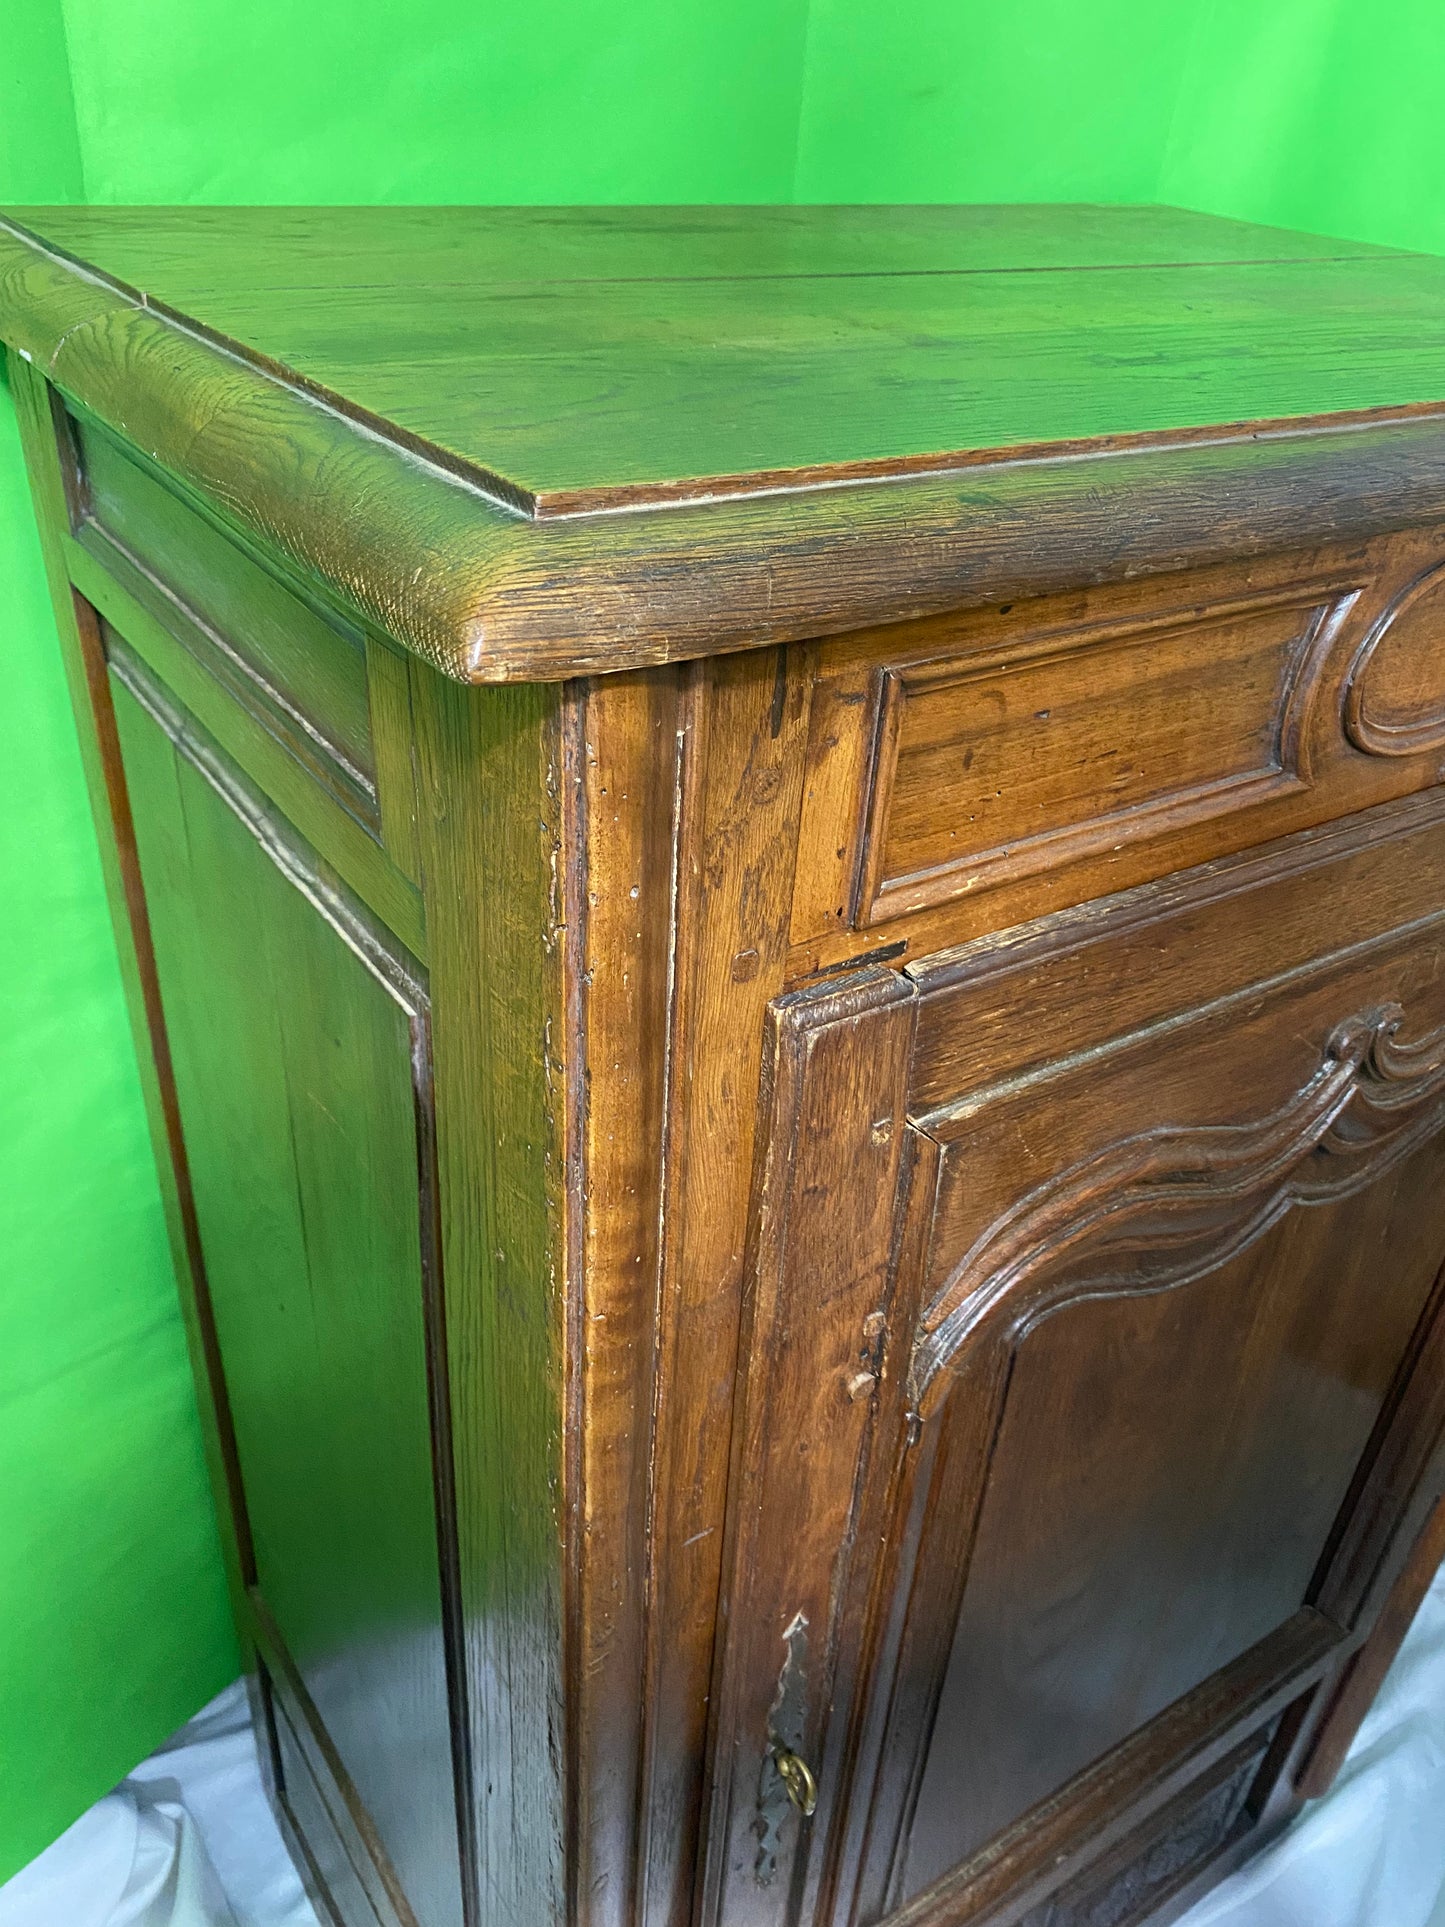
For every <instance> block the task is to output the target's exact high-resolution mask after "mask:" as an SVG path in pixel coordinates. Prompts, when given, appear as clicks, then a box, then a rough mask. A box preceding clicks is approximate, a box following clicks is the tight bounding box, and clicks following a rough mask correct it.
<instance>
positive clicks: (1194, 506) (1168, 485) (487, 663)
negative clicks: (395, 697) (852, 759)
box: [0, 208, 1445, 681]
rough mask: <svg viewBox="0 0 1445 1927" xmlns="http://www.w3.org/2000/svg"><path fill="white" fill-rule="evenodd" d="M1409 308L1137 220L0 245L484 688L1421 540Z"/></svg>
mask: <svg viewBox="0 0 1445 1927" xmlns="http://www.w3.org/2000/svg"><path fill="white" fill-rule="evenodd" d="M82 264H84V265H82ZM1442 306H1445V269H1442V267H1441V265H1440V263H1439V262H1437V261H1435V260H1433V259H1431V258H1429V257H1426V256H1419V255H1409V254H1402V253H1399V252H1395V251H1391V250H1388V249H1382V248H1371V247H1367V246H1364V245H1362V244H1359V243H1353V244H1351V243H1342V242H1321V241H1319V240H1311V239H1309V238H1308V237H1301V236H1295V235H1287V234H1281V233H1279V232H1277V231H1272V230H1268V229H1259V228H1251V227H1247V226H1244V225H1243V224H1241V223H1237V222H1230V221H1222V220H1217V219H1214V218H1212V217H1208V216H1202V215H1193V214H1187V213H1184V212H1182V211H1180V210H1177V209H1167V208H1160V209H1153V208H1149V209H1144V208H1140V209H1102V208H1083V209H1048V208H1022V209H1006V208H985V209H967V208H965V209H958V208H918V209H906V210H900V209H883V208H876V209H870V208H859V209H828V210H821V209H781V208H773V209H762V208H760V209H755V210H742V209H651V210H648V209H640V210H608V209H599V210H557V209H538V210H526V209H501V210H493V211H483V210H478V209H450V210H449V209H432V210H412V209H407V210H400V209H398V210H394V211H392V212H390V213H384V212H381V211H379V210H377V211H371V212H369V213H364V214H363V213H361V212H359V211H357V210H345V209H341V210H329V211H325V212H312V213H308V212H306V211H303V210H294V209H293V210H275V211H271V212H267V211H266V210H260V209H253V210H249V211H248V210H237V211H235V212H234V213H229V214H228V213H223V212H221V211H218V210H206V209H198V210H181V209H157V210H141V209H65V208H49V209H31V210H21V211H20V212H19V213H18V214H17V215H15V216H14V217H13V218H11V219H8V220H5V221H3V222H0V329H3V331H4V332H5V334H6V335H7V336H8V337H9V338H10V339H11V340H12V341H13V342H14V343H15V344H16V345H17V346H18V347H19V348H20V349H21V350H22V351H23V352H24V353H25V354H26V355H28V356H29V357H30V358H32V359H33V360H34V361H35V362H36V363H37V365H40V366H42V367H43V368H44V369H45V371H46V372H47V373H48V374H49V375H50V377H51V378H52V379H53V380H54V381H55V382H56V384H57V385H58V387H59V388H60V389H61V390H62V391H63V392H64V393H65V394H66V395H68V396H69V397H71V398H72V399H73V400H74V401H75V402H76V403H78V404H79V405H80V406H81V407H82V408H83V409H85V410H88V411H90V412H91V413H92V414H94V415H95V416H96V417H98V418H99V419H100V420H101V421H103V422H105V423H107V424H109V426H110V427H111V428H113V429H115V430H117V431H118V432H119V433H120V434H121V435H123V436H124V437H125V438H126V439H128V440H129V441H131V442H132V443H135V444H137V445H138V446H139V447H140V448H141V449H143V450H144V451H145V452H146V454H147V455H149V456H151V457H152V458H154V459H155V460H156V461H157V462H159V463H160V464H161V466H162V467H163V468H165V469H166V470H167V471H168V472H169V473H170V474H171V475H172V477H173V478H174V479H175V480H177V481H178V482H179V483H181V484H182V485H183V487H184V488H185V489H186V490H187V491H188V492H189V493H191V494H192V495H193V496H194V497H196V498H198V499H199V500H201V501H202V502H204V503H206V504H208V505H209V506H210V507H211V509H212V510H213V511H215V512H217V513H219V514H220V515H221V516H223V517H224V518H226V519H227V520H228V521H229V522H230V523H231V524H232V525H233V526H234V527H235V528H236V530H237V531H238V532H239V533H240V534H241V536H242V537H243V539H246V540H250V541H253V542H259V543H261V544H262V545H263V546H264V547H265V548H266V549H267V550H268V551H269V552H271V553H272V554H274V555H276V556H278V557H280V558H282V559H283V560H284V561H285V563H287V564H288V565H289V566H291V567H293V568H299V569H301V570H302V571H304V572H307V573H311V574H314V575H315V576H317V577H318V578H319V579H320V580H321V581H322V582H324V583H325V584H326V585H327V587H328V589H329V591H330V592H331V593H332V594H333V595H334V596H335V597H336V598H338V600H339V601H340V602H341V603H342V604H343V605H345V607H346V608H348V609H349V610H350V611H351V612H352V613H353V615H354V616H355V617H358V618H360V619H361V620H363V621H365V622H367V623H369V624H371V625H374V626H377V627H379V628H380V629H382V630H383V631H386V632H388V633H390V634H392V635H393V636H395V637H396V638H397V639H398V640H399V641H401V642H403V643H405V644H406V645H407V646H408V647H410V648H413V649H415V650H416V651H417V652H418V653H419V654H421V655H423V656H425V657H427V658H428V659H429V660H431V661H433V662H435V663H437V664H439V665H440V666H441V667H442V668H443V669H444V670H445V671H446V672H447V673H448V674H450V675H454V676H457V677H459V678H462V679H464V680H475V681H492V680H504V679H511V678H535V677H549V678H550V677H562V676H567V675H570V674H576V673H579V672H584V671H589V670H611V669H618V668H623V667H627V666H629V665H632V664H639V663H644V662H659V661H665V660H671V659H675V658H677V657H679V656H684V655H699V654H703V653H709V652H712V651H716V650H721V649H741V648H748V647H752V646H756V645H757V644H758V643H761V642H769V641H777V642H783V641H790V640H796V639H799V638H803V637H808V636H814V635H819V634H828V633H835V632H838V631H842V630H846V629H850V628H856V627H858V626H860V625H862V624H864V623H868V622H877V621H883V620H886V619H888V618H889V617H891V616H897V615H900V614H905V613H906V614H925V613H929V612H931V611H935V610H942V609H946V608H950V607H956V606H959V605H960V604H963V603H968V602H973V603H977V602H982V601H986V600H987V599H989V598H990V597H992V596H1001V595H1003V596H1006V595H1010V594H1023V593H1029V592H1037V591H1040V590H1043V589H1047V588H1051V587H1063V586H1067V585H1071V584H1076V583H1080V582H1084V581H1091V580H1093V581H1105V580H1109V579H1112V578H1115V577H1117V576H1119V575H1121V574H1124V573H1137V572H1139V571H1141V570H1153V569H1159V568H1169V567H1177V566H1180V565H1182V564H1184V563H1202V562H1205V561H1208V560H1212V559H1216V558H1218V557H1220V556H1224V555H1231V554H1240V553H1256V554H1258V553H1265V552H1268V551H1269V550H1270V549H1272V548H1278V547H1280V546H1283V545H1285V544H1288V543H1290V542H1308V541H1321V540H1326V539H1329V538H1331V537H1335V536H1346V537H1349V536H1363V535H1367V534H1371V533H1377V532H1382V531H1385V530H1388V529H1391V528H1395V527H1399V526H1401V525H1404V524H1407V523H1411V522H1417V523H1418V522H1421V521H1430V520H1439V519H1441V518H1442V517H1445V413H1442V407H1445V330H1442V327H1441V321H1440V316H1441V312H1442ZM579 599H580V600H581V601H583V602H585V604H586V605H587V608H588V621H587V623H586V624H585V625H583V626H582V629H583V631H585V633H583V632H579V626H578V625H577V623H576V622H575V620H574V619H573V615H574V610H575V608H576V607H577V604H578V601H579Z"/></svg>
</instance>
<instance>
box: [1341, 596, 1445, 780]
mask: <svg viewBox="0 0 1445 1927" xmlns="http://www.w3.org/2000/svg"><path fill="white" fill-rule="evenodd" d="M1442 589H1445V563H1440V562H1436V563H1432V564H1431V565H1430V567H1429V568H1427V569H1425V570H1422V572H1421V573H1420V574H1419V575H1417V576H1416V577H1415V578H1414V579H1413V581H1411V582H1408V583H1407V584H1406V585H1405V587H1404V588H1403V589H1401V590H1400V592H1399V594H1398V595H1396V596H1394V597H1393V598H1392V599H1391V601H1390V602H1389V603H1388V604H1387V605H1386V607H1385V608H1384V609H1383V610H1382V611H1381V613H1380V615H1379V617H1378V618H1377V620H1376V621H1375V622H1374V623H1373V624H1372V625H1371V628H1370V632H1369V634H1368V635H1367V636H1366V637H1365V639H1364V641H1363V642H1362V643H1361V644H1360V646H1359V648H1358V649H1357V650H1356V652H1355V657H1354V660H1353V662H1351V664H1350V668H1349V674H1348V676H1347V677H1346V679H1345V707H1344V724H1345V734H1346V735H1347V736H1348V737H1349V739H1350V741H1351V742H1352V743H1353V744H1354V746H1355V748H1356V749H1359V750H1363V751H1364V752H1365V753H1366V755H1369V756H1419V755H1423V754H1425V753H1427V752H1429V751H1431V750H1438V749H1445V673H1442V674H1441V676H1440V677H1439V679H1438V681H1437V683H1436V688H1435V691H1434V701H1433V706H1432V705H1431V703H1430V699H1429V698H1427V700H1426V706H1425V708H1424V709H1423V711H1422V712H1421V713H1420V714H1418V715H1415V716H1409V717H1403V718H1402V717H1398V716H1397V717H1381V716H1379V715H1375V714H1371V711H1370V702H1369V679H1370V669H1371V666H1372V664H1373V663H1374V660H1375V657H1376V656H1377V655H1378V653H1379V651H1380V648H1381V646H1382V644H1385V643H1388V642H1389V641H1390V640H1391V639H1392V638H1394V636H1395V634H1396V631H1397V630H1398V629H1399V628H1401V627H1404V626H1405V625H1407V624H1408V621H1409V618H1410V616H1411V614H1412V612H1414V611H1415V610H1416V608H1417V605H1418V604H1419V603H1421V602H1426V603H1428V602H1429V601H1430V599H1431V598H1432V597H1434V596H1436V595H1437V594H1438V593H1439V592H1440V591H1441V590H1442ZM1407 633H1408V630H1407Z"/></svg>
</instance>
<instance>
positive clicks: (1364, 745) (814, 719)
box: [0, 208, 1445, 1927]
mask: <svg viewBox="0 0 1445 1927" xmlns="http://www.w3.org/2000/svg"><path fill="white" fill-rule="evenodd" d="M37 237H43V238H37ZM139 290H144V291H145V292H144V293H143V294H142V293H140V292H138V291H139ZM0 332H3V333H5V334H6V336H7V337H8V338H9V339H10V340H11V342H12V344H13V347H14V349H15V350H16V351H17V352H15V353H14V354H13V355H12V360H11V368H12V374H13V381H14V386H15V390H16V395H17V400H18V402H19V405H20V410H21V416H22V424H23V428H24V433H25V442H26V450H27V457H28V460H29V463H30V467H31V471H32V476H33V480H34V486H35V494H36V503H37V510H38V513H39V517H40V522H41V530H42V538H43V541H44V546H45V554H46V561H47V567H48V568H49V571H50V575H51V583H52V589H53V592H54V597H55V604H56V611H57V617H58V620H59V624H60V629H61V635H62V642H63V645H64V647H65V650H66V654H67V661H68V665H69V668H70V673H71V679H72V685H73V689H74V693H75V698H76V710H77V718H78V721H79V725H80V729H81V734H82V742H83V747H84V750H85V755H86V759H87V770H88V773H89V775H90V778H91V783H92V792H93V797H94V801H95V806H96V811H97V819H98V822H99V825H100V829H101V838H102V844H103V847H104V851H105V857H106V863H107V866H108V867H107V874H108V878H109V881H110V884H111V888H112V896H113V901H114V906H115V911H116V917H117V927H118V931H119V935H120V941H121V945H122V951H123V960H124V963H125V968H126V974H127V979H128V983H129V985H130V987H131V991H132V1000H133V1008H134V1012H135V1017H136V1026H137V1041H138V1044H139V1047H140V1050H141V1054H142V1058H143V1060H144V1066H145V1075H146V1080H147V1091H148V1101H149V1103H150V1105H151V1111H152V1117H153V1121H154V1126H155V1132H156V1139H157V1149H158V1154H159V1155H160V1158H161V1162H162V1167H163V1181H164V1184H165V1190H166V1198H167V1209H168V1215H169V1219H170V1223H171V1227H172V1232H173V1241H174V1245H175V1250H176V1258H177V1267H178V1276H179V1277H180V1281H181V1288H182V1296H183V1299H184V1302H185V1305H186V1311H187V1320H188V1326H189V1329H190V1331H191V1334H192V1341H193V1348H194V1355H195V1361H196V1369H197V1378H198V1386H199V1389H200V1394H201V1399H202V1404H203V1409H204V1412H205V1416H206V1429H207V1440H208V1449H209V1451H210V1453H211V1457H212V1463H213V1472H214V1477H215V1480H216V1485H217V1491H218V1496H219V1497H220V1499H221V1502H222V1513H223V1523H224V1525H225V1530H226V1538H227V1551H228V1560H229V1564H230V1573H231V1582H232V1591H233V1595H234V1599H235V1607H236V1614H237V1623H238V1626H239V1629H240V1633H241V1638H242V1641H243V1647H244V1650H245V1653H246V1656H247V1664H248V1669H249V1675H250V1680H251V1688H252V1703H253V1706H254V1708H255V1714H256V1721H257V1729H258V1737H259V1739H260V1741H261V1755H262V1761H263V1768H264V1770H265V1772H266V1775H267V1780H268V1786H269V1788H270V1791H271V1796H272V1799H273V1801H274V1803H275V1806H276V1811H277V1815H278V1818H279V1820H280V1823H281V1825H282V1828H283V1831H284V1833H285V1835H286V1838H287V1840H288V1843H289V1844H290V1847H291V1850H292V1852H293V1854H294V1855H295V1856H296V1859H297V1864H298V1866H299V1868H300V1869H301V1872H302V1875H303V1878H304V1879H305V1880H306V1882H307V1885H308V1888H309V1890H310V1891H311V1893H312V1894H313V1896H314V1897H315V1899H316V1901H317V1905H318V1907H319V1908H320V1909H322V1910H323V1912H324V1911H325V1910H326V1909H329V1910H330V1912H331V1914H332V1915H333V1916H334V1918H335V1919H336V1920H337V1921H338V1923H340V1927H490V1923H493V1922H505V1923H507V1924H508V1927H532V1923H537V1927H551V1924H552V1923H556V1922H566V1923H568V1924H569V1927H884V1923H885V1922H886V1923H887V1924H888V1927H965V1923H973V1927H1086V1924H1087V1927H1106V1924H1107V1927H1140V1923H1142V1922H1144V1921H1145V1920H1146V1919H1163V1918H1165V1917H1168V1916H1170V1915H1172V1914H1174V1913H1175V1912H1177V1911H1178V1910H1179V1909H1180V1908H1182V1907H1183V1906H1185V1905H1186V1904H1187V1903H1188V1901H1189V1900H1190V1899H1191V1898H1192V1897H1193V1896H1195V1895H1197V1894H1199V1893H1201V1892H1203V1891H1204V1890H1205V1889H1206V1888H1207V1887H1208V1886H1209V1884H1210V1883H1211V1882H1212V1881H1213V1880H1215V1879H1216V1878H1218V1877H1219V1875H1220V1874H1221V1873H1222V1872H1224V1871H1226V1870H1227V1869H1228V1868H1230V1867H1232V1866H1234V1865H1237V1864H1238V1863H1239V1862H1240V1861H1241V1860H1242V1859H1243V1858H1244V1857H1246V1856H1247V1855H1248V1854H1249V1853H1251V1852H1253V1851H1255V1850H1256V1849H1257V1848H1258V1846H1259V1845H1260V1844H1261V1843H1262V1842H1263V1841H1265V1840H1266V1839H1268V1838H1270V1837H1271V1836H1272V1835H1273V1833H1275V1832H1276V1831H1277V1830H1278V1829H1279V1828H1280V1827H1281V1826H1283V1825H1285V1824H1287V1823H1288V1821H1289V1819H1290V1817H1291V1815H1292V1814H1293V1813H1294V1812H1295V1811H1296V1810H1297V1808H1298V1806H1299V1805H1300V1803H1301V1802H1302V1800H1304V1799H1305V1798H1306V1797H1308V1796H1309V1795H1311V1794H1312V1793H1314V1792H1316V1791H1318V1790H1319V1789H1320V1788H1321V1787H1322V1786H1323V1785H1324V1784H1326V1783H1327V1781H1328V1778H1329V1775H1330V1773H1331V1772H1332V1770H1333V1767H1334V1765H1335V1764H1336V1763H1337V1761H1338V1759H1339V1758H1340V1757H1341V1755H1342V1752H1343V1749H1344V1747H1345V1746H1346V1745H1347V1744H1348V1740H1349V1736H1350V1734H1351V1733H1352V1732H1353V1730H1354V1728H1355V1726H1356V1725H1357V1723H1358V1720H1359V1718H1360V1717H1361V1715H1362V1713H1363V1711H1364V1709H1365V1707H1366V1705H1367V1703H1368V1700H1369V1698H1370V1696H1371V1694H1372V1693H1373V1691H1374V1689H1375V1686H1376V1684H1377V1683H1378V1679H1379V1677H1380V1674H1381V1671H1382V1668H1383V1665H1384V1664H1385V1663H1386V1661H1387V1658H1388V1654H1389V1652H1390V1651H1391V1650H1393V1645H1394V1643H1395V1641H1396V1640H1397V1638H1398V1636H1399V1632H1400V1628H1401V1626H1402V1624H1403V1622H1404V1620H1405V1618H1406V1617H1407V1616H1408V1612H1409V1610H1410V1607H1411V1605H1412V1602H1413V1601H1414V1600H1415V1599H1417V1598H1418V1596H1419V1593H1420V1590H1421V1588H1422V1587H1423V1586H1424V1585H1425V1584H1426V1583H1428V1577H1429V1571H1430V1568H1431V1566H1432V1565H1433V1564H1434V1563H1436V1561H1437V1560H1438V1555H1439V1550H1440V1537H1439V1535H1440V1523H1439V1522H1440V1518H1441V1513H1440V1510H1439V1503H1440V1495H1441V1493H1442V1491H1445V1204H1442V1199H1445V909H1442V904H1445V893H1442V887H1441V886H1442V879H1445V792H1442V788H1441V783H1442V777H1445V763H1442V752H1445V588H1442V583H1445V431H1442V427H1441V423H1442V420H1445V414H1442V407H1441V402H1442V386H1445V270H1442V269H1441V267H1440V265H1439V264H1438V263H1434V262H1430V261H1425V260H1423V259H1421V258H1419V257H1414V256H1408V255H1402V254H1396V253H1392V252H1390V251H1389V250H1382V249H1370V248H1361V247H1357V246H1351V245H1347V244H1342V243H1330V242H1321V241H1317V240H1311V239H1309V238H1308V237H1300V236H1291V235H1284V234H1280V233H1277V232H1274V231H1270V230H1262V229H1254V228H1249V227H1244V226H1241V225H1240V224H1237V223H1230V222H1219V221H1213V220H1210V219H1207V218H1206V217H1202V216H1195V215H1187V214H1182V213H1179V212H1177V211H1171V210H1164V209H1154V210H1108V209H1074V210H1047V209H973V210H962V209H944V208H938V209H916V210H879V209H832V210H821V209H811V210H809V209H771V210H769V209H752V210H701V211H700V210H668V209H658V210H612V211H607V210H592V211H586V210H582V211H577V210H571V211H568V210H493V211H490V212H487V213H478V212H475V211H468V210H407V211H406V212H405V214H402V213H393V214H382V213H376V212H366V211H361V210H340V211H333V212H332V213H330V214H327V215H324V216H318V215H315V214H311V213H307V212H306V211H302V210H292V211H270V212H268V211H264V210H256V211H244V210H231V211H222V210H213V211H206V210H183V211H166V210H148V211H147V210H130V211H126V210H53V211H49V212H43V213H41V214H35V215H31V216H28V217H26V218H25V220H24V221H23V222H22V223H21V224H19V225H17V224H16V223H14V222H10V223H4V224H0ZM1344 341H1347V342H1348V344H1349V348H1350V352H1349V353H1347V354H1346V353H1342V352H1341V343H1342V342H1344ZM604 671H607V672H622V673H605V674H604V673H602V672H604ZM467 683H483V684H493V685H495V684H504V685H508V686H503V687H496V686H493V687H485V688H483V687H466V686H464V685H465V684H467Z"/></svg>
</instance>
